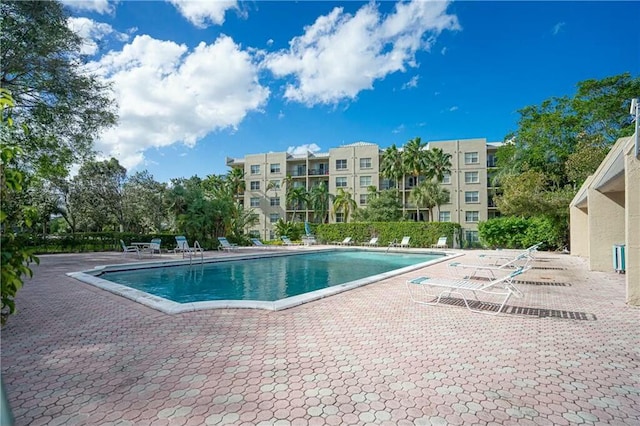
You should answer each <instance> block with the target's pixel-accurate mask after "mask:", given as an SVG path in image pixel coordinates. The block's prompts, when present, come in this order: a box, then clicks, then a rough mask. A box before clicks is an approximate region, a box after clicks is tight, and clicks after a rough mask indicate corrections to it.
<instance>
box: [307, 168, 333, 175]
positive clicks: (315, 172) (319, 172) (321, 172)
mask: <svg viewBox="0 0 640 426" xmlns="http://www.w3.org/2000/svg"><path fill="white" fill-rule="evenodd" d="M308 174H309V176H324V175H328V174H329V170H319V169H316V170H314V169H309V173H308Z"/></svg>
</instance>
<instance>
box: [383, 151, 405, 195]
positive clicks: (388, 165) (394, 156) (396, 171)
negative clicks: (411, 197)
mask: <svg viewBox="0 0 640 426" xmlns="http://www.w3.org/2000/svg"><path fill="white" fill-rule="evenodd" d="M380 173H381V174H382V176H384V177H386V178H387V179H391V180H393V181H394V182H395V183H396V189H397V190H398V191H399V190H400V180H401V179H402V176H403V175H404V164H403V162H402V152H401V151H399V150H398V148H397V147H396V144H395V143H394V144H391V146H390V147H388V148H387V149H385V150H384V152H383V153H382V159H381V161H380Z"/></svg>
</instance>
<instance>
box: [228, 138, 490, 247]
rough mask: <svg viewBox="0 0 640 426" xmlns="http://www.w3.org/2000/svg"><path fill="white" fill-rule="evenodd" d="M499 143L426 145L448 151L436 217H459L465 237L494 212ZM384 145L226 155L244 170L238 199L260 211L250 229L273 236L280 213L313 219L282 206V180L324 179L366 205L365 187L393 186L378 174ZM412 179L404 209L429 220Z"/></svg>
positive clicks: (305, 183) (297, 183)
mask: <svg viewBox="0 0 640 426" xmlns="http://www.w3.org/2000/svg"><path fill="white" fill-rule="evenodd" d="M501 144H502V143H501V142H487V141H486V139H461V140H447V141H432V142H429V143H428V144H427V147H426V149H432V148H434V147H438V148H440V149H442V150H443V151H444V152H446V153H448V154H451V173H450V174H448V175H446V176H445V179H444V181H443V182H442V186H443V187H445V188H446V189H448V190H449V193H450V199H449V202H448V203H445V204H443V205H441V206H440V211H439V212H438V211H437V210H436V213H435V214H437V215H438V217H437V218H434V219H437V220H438V221H440V222H458V223H460V225H462V227H463V229H464V235H465V239H467V240H468V241H477V240H478V222H479V221H481V220H487V219H488V218H492V217H496V216H497V215H498V212H497V209H496V208H495V203H494V202H493V194H494V193H495V188H493V187H492V184H491V177H492V176H491V173H492V170H493V168H494V167H495V152H496V150H497V149H498V147H499V146H500V145H501ZM383 152H384V149H381V148H380V147H379V146H378V145H377V144H375V143H368V142H356V143H352V144H349V145H343V146H340V147H337V148H332V149H330V150H329V152H315V153H312V152H307V153H305V154H302V155H293V154H289V153H287V152H271V153H265V154H249V155H246V156H245V157H244V158H227V166H229V167H232V168H240V169H242V170H243V171H244V173H245V184H246V185H245V186H246V190H245V192H244V194H243V199H242V202H243V203H244V205H245V206H246V207H248V208H252V209H254V210H255V211H256V212H257V213H258V214H259V218H260V221H259V224H258V225H256V226H255V227H254V228H253V229H251V233H252V234H254V235H255V236H259V237H260V238H263V239H265V240H270V239H274V238H275V233H274V225H275V223H276V222H278V220H279V219H280V218H287V219H288V220H291V219H292V218H293V217H294V215H295V218H296V220H300V221H305V220H306V221H311V222H313V221H315V219H316V218H314V217H313V211H312V210H308V209H306V206H304V205H297V206H291V205H289V206H287V205H286V194H285V179H288V180H290V182H291V185H292V187H294V188H296V187H303V188H305V189H306V190H310V189H311V188H313V186H314V185H317V184H319V183H320V182H324V183H325V184H326V185H327V187H328V188H329V193H331V194H336V192H337V191H338V189H339V188H342V189H344V190H345V191H349V192H350V193H351V194H352V196H353V199H354V200H355V201H356V203H357V204H358V207H363V208H364V207H366V205H367V202H368V197H369V196H370V195H369V194H370V193H369V188H370V187H372V186H373V187H376V188H377V189H378V190H384V189H390V188H395V187H396V185H395V182H392V181H390V180H389V179H386V178H384V177H383V176H382V175H381V173H380V160H381V157H382V154H383ZM421 179H422V178H419V179H418V182H415V179H414V178H413V177H412V176H406V177H405V178H404V182H403V183H402V185H400V187H401V200H402V204H403V209H404V210H405V212H406V214H407V216H408V217H410V218H411V219H413V220H416V218H417V220H422V221H423V220H430V219H431V218H429V211H428V210H427V209H419V210H416V206H415V204H413V202H412V201H411V197H410V193H411V190H412V189H413V187H414V186H415V185H416V184H417V183H419V182H420V180H421ZM329 220H330V221H331V222H342V221H344V217H343V216H342V215H341V214H340V213H338V214H336V215H331V216H330V219H329Z"/></svg>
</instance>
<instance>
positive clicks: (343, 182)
mask: <svg viewBox="0 0 640 426" xmlns="http://www.w3.org/2000/svg"><path fill="white" fill-rule="evenodd" d="M346 186H347V178H346V177H337V178H336V188H346Z"/></svg>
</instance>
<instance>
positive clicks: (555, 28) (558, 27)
mask: <svg viewBox="0 0 640 426" xmlns="http://www.w3.org/2000/svg"><path fill="white" fill-rule="evenodd" d="M564 26H565V23H564V22H558V23H557V24H555V25H554V26H553V28H552V29H551V34H553V35H557V34H558V33H559V32H560V31H562V28H563V27H564Z"/></svg>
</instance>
